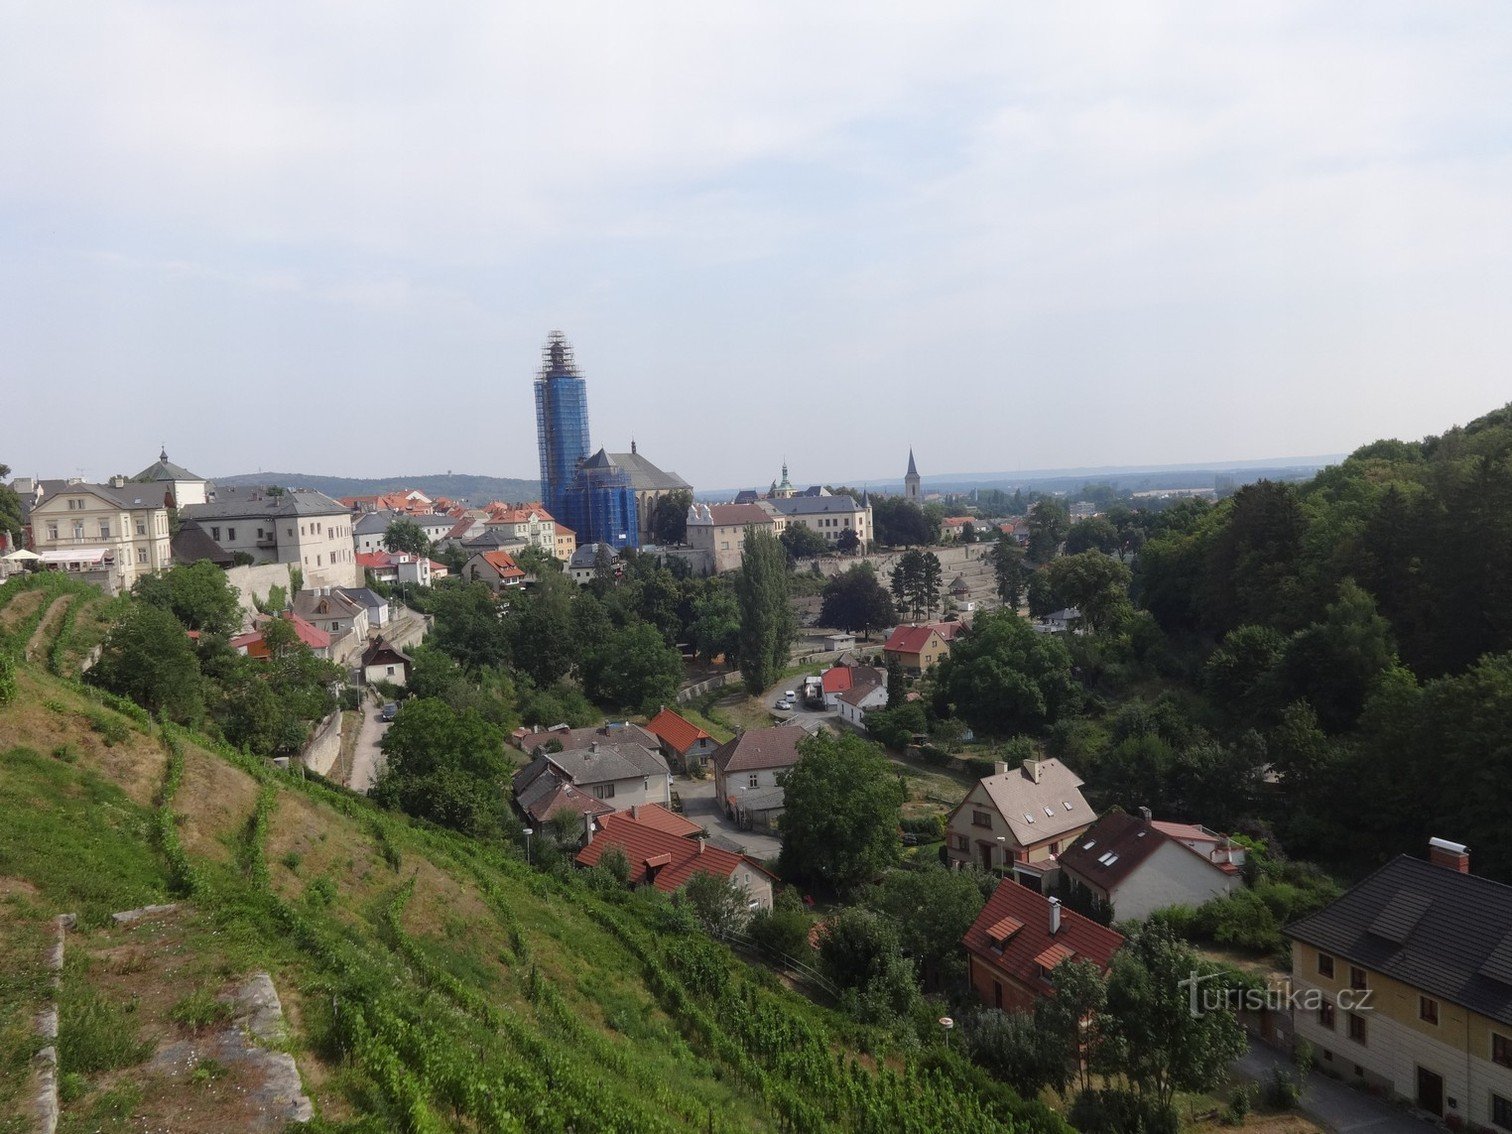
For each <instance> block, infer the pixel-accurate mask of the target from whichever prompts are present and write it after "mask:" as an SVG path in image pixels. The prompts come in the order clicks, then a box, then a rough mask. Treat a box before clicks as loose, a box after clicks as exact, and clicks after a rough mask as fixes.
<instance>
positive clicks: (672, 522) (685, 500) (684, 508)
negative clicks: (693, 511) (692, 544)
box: [651, 488, 693, 547]
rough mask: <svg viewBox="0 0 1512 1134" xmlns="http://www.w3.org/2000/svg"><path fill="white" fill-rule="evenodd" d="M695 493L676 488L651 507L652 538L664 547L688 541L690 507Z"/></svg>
mask: <svg viewBox="0 0 1512 1134" xmlns="http://www.w3.org/2000/svg"><path fill="white" fill-rule="evenodd" d="M692 504H693V493H692V492H690V491H689V490H688V489H686V488H674V489H673V490H672V491H671V492H669V493H667V494H666V495H665V496H663V497H661V498H660V499H658V500H657V501H656V506H655V507H654V508H652V509H651V538H652V539H653V540H654V541H656V542H657V543H659V544H661V545H662V546H664V547H668V546H672V545H674V544H679V543H687V542H688V508H689V507H690V506H691V505H692Z"/></svg>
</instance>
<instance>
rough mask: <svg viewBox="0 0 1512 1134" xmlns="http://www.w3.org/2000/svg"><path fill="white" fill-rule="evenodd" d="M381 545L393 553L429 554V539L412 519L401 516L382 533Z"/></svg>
mask: <svg viewBox="0 0 1512 1134" xmlns="http://www.w3.org/2000/svg"><path fill="white" fill-rule="evenodd" d="M383 547H384V550H386V551H392V552H394V553H395V554H400V553H403V554H408V555H429V554H430V540H428V539H426V538H425V532H424V531H422V530H421V528H420V525H419V524H417V523H415V521H414V520H411V519H407V518H406V517H403V516H401V517H400V518H399V519H397V520H395V521H394V522H393V523H391V524H389V526H388V530H387V531H385V532H384V533H383Z"/></svg>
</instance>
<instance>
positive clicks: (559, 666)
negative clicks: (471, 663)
mask: <svg viewBox="0 0 1512 1134" xmlns="http://www.w3.org/2000/svg"><path fill="white" fill-rule="evenodd" d="M579 598H580V596H579V593H578V585H577V584H576V583H574V582H573V581H572V580H571V579H569V578H568V577H567V576H566V575H564V574H562V573H561V572H560V571H557V572H553V573H551V574H548V575H540V576H537V578H536V583H535V586H533V587H531V588H530V590H529V591H527V592H526V593H525V594H523V595H516V596H513V601H512V603H511V609H510V617H509V620H508V622H507V624H506V625H505V631H504V633H505V636H506V637H507V639H508V647H507V649H504V650H500V649H499V648H498V646H497V643H496V642H495V641H494V637H493V630H492V627H489V626H485V625H479V626H478V627H477V630H478V634H479V643H480V644H479V647H478V649H477V656H478V657H479V658H485V657H486V658H490V659H495V660H491V661H489V662H487V664H490V665H498V664H500V662H499V660H497V659H499V658H501V657H502V656H509V657H512V658H513V660H514V664H515V666H516V667H517V668H518V669H520V670H522V671H523V672H524V673H525V674H526V675H527V676H529V678H530V680H531V681H533V682H534V683H535V684H536V686H537V687H539V688H542V689H544V688H546V687H547V686H549V685H554V684H555V683H556V682H558V681H560V680H561V679H562V678H564V677H566V676H567V675H568V674H569V673H571V672H572V667H573V666H574V665H575V664H577V659H578V653H579V649H578V642H579V638H578V635H577V628H576V624H575V623H574V620H573V605H574V602H575V601H577V600H578V599H579ZM469 601H470V603H471V604H473V605H474V606H475V607H476V610H477V615H478V617H479V618H481V616H482V613H483V610H484V607H483V605H482V604H483V597H482V595H481V594H479V595H476V596H473V597H472V598H471V599H470V600H469ZM489 602H490V604H491V603H492V602H493V600H492V598H491V597H490V599H489ZM440 625H441V619H440V616H439V614H438V615H437V629H438V630H439V629H440ZM456 641H457V639H456V638H455V637H448V638H447V639H445V642H446V643H447V644H448V645H449V644H451V643H455V642H456ZM448 645H443V648H448ZM454 648H455V647H453V648H452V649H448V652H452V650H453V649H454ZM469 653H472V651H471V650H469ZM454 656H455V655H454ZM459 660H462V659H459Z"/></svg>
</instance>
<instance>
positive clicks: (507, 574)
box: [483, 551, 525, 579]
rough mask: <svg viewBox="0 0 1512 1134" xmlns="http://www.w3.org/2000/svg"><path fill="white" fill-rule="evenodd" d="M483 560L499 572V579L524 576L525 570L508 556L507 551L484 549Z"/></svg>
mask: <svg viewBox="0 0 1512 1134" xmlns="http://www.w3.org/2000/svg"><path fill="white" fill-rule="evenodd" d="M483 561H484V562H485V563H487V564H488V565H489V566H490V567H492V568H493V569H494V570H495V571H497V572H498V573H499V578H501V579H513V578H516V577H519V578H524V577H525V572H524V571H522V570H520V568H519V565H518V564H516V563H515V561H514V560H513V559H511V558H510V557H509V552H507V551H485V552H483Z"/></svg>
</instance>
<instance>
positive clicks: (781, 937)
mask: <svg viewBox="0 0 1512 1134" xmlns="http://www.w3.org/2000/svg"><path fill="white" fill-rule="evenodd" d="M810 924H811V922H810V919H809V915H808V911H807V910H805V909H804V908H803V902H802V900H801V899H800V898H799V897H798V895H797V893H796V892H795V891H793V890H791V889H788V890H783V891H781V892H780V893H779V894H778V895H777V900H776V902H775V903H774V904H773V906H772V908H771V909H770V910H758V911H756V914H755V916H753V917H752V918H751V923H750V925H749V926H747V928H746V932H747V934H749V936H750V938H751V940H752V941H754V942H755V943H756V948H758V949H759V950H761V954H762V956H764V957H766V958H767V960H769V961H777V962H785V961H787V960H788V959H789V958H791V959H793V960H798V961H805V962H807V961H810V960H811V959H812V958H811V950H810V949H809V942H808V935H809V925H810Z"/></svg>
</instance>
